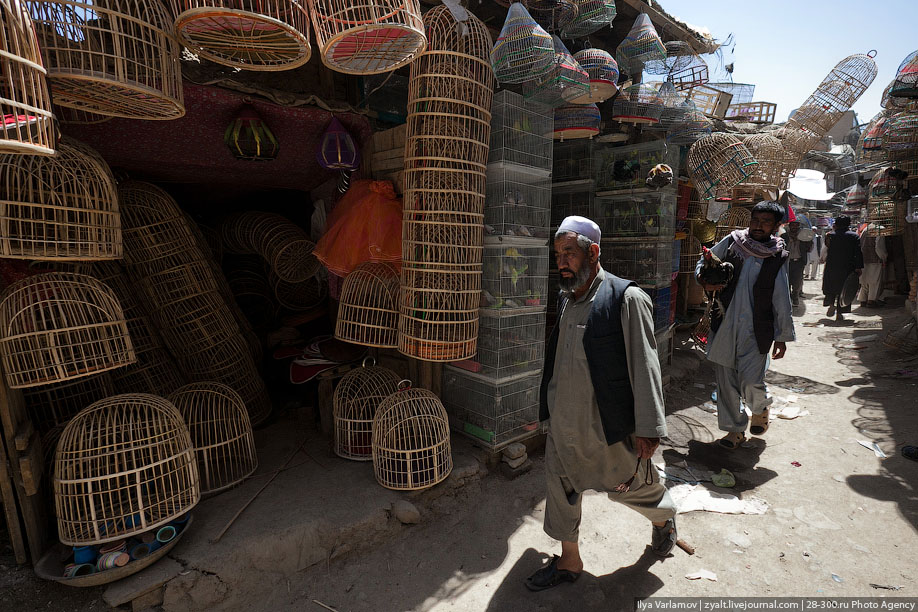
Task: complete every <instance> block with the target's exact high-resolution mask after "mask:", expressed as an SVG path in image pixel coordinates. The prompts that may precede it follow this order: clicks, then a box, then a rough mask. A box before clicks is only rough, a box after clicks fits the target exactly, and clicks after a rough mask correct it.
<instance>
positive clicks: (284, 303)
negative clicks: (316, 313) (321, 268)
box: [270, 274, 328, 312]
mask: <svg viewBox="0 0 918 612" xmlns="http://www.w3.org/2000/svg"><path fill="white" fill-rule="evenodd" d="M270 281H271V285H272V286H273V287H274V297H275V299H276V300H277V303H278V304H280V305H281V307H282V308H286V309H287V310H291V311H293V312H303V311H306V310H312V309H313V308H316V307H317V306H319V305H320V304H321V303H322V302H324V301H325V298H326V296H327V295H328V281H327V279H326V278H324V277H323V276H321V275H319V274H317V275H315V276H313V277H312V278H307V279H306V280H304V281H299V282H296V283H292V282H290V281H285V280H283V279H281V278H279V277H278V276H277V275H276V274H271V278H270Z"/></svg>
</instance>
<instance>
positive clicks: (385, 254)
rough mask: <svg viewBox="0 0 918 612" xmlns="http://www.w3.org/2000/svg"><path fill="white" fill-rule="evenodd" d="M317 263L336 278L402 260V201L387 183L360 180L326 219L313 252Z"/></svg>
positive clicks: (354, 183) (355, 182)
mask: <svg viewBox="0 0 918 612" xmlns="http://www.w3.org/2000/svg"><path fill="white" fill-rule="evenodd" d="M314 252H315V254H316V257H318V258H319V261H321V262H322V264H323V265H324V266H325V267H326V268H328V270H329V271H331V272H334V273H335V274H337V275H338V276H347V275H348V274H350V273H351V272H353V270H354V268H356V267H357V266H358V265H360V264H362V263H364V262H368V261H376V262H383V261H385V262H394V263H396V264H397V263H398V262H400V261H401V259H402V200H401V198H399V197H398V196H396V195H395V188H394V187H393V186H392V183H391V182H389V181H370V180H360V181H354V182H353V183H351V187H350V189H348V190H347V193H345V194H344V197H342V198H341V200H340V201H339V202H338V204H337V205H336V206H335V208H334V210H332V212H331V214H330V215H329V217H328V223H327V226H326V230H325V234H324V235H323V236H322V238H320V239H319V243H318V244H317V245H316V249H315V251H314Z"/></svg>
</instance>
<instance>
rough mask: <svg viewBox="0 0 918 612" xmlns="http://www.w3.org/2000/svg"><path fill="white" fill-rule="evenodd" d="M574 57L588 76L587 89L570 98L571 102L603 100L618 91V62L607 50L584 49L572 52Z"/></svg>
mask: <svg viewBox="0 0 918 612" xmlns="http://www.w3.org/2000/svg"><path fill="white" fill-rule="evenodd" d="M574 59H575V60H577V62H578V63H579V64H580V67H581V68H583V69H584V70H585V71H586V73H587V76H589V79H590V80H589V91H587V92H586V93H585V94H583V95H581V96H578V97H576V98H572V99H571V100H570V102H571V104H590V103H599V102H605V101H606V100H608V99H609V98H611V97H612V96H614V95H615V92H617V91H618V64H616V63H615V59H614V58H613V57H612V56H611V55H610V54H609V52H608V51H604V50H602V49H584V50H582V51H578V52H577V53H575V54H574Z"/></svg>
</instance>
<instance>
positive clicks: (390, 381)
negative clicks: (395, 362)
mask: <svg viewBox="0 0 918 612" xmlns="http://www.w3.org/2000/svg"><path fill="white" fill-rule="evenodd" d="M371 361H372V360H371ZM368 363H370V362H369V361H368V360H366V359H365V360H364V362H363V365H362V367H359V368H355V369H353V370H351V371H350V372H348V373H347V374H345V375H344V378H342V379H341V382H339V383H338V386H337V387H336V388H335V395H334V397H333V399H332V406H333V409H332V410H333V415H334V423H335V454H336V455H338V456H339V457H343V458H344V459H352V460H354V461H372V460H373V418H374V417H375V416H376V411H377V409H378V408H379V407H380V405H381V404H382V402H383V400H385V399H386V398H387V397H389V396H390V395H392V394H393V393H395V392H396V391H398V382H399V379H398V375H396V373H395V372H393V371H392V370H390V369H388V368H383V367H380V366H377V365H375V362H373V363H370V365H367V364H368Z"/></svg>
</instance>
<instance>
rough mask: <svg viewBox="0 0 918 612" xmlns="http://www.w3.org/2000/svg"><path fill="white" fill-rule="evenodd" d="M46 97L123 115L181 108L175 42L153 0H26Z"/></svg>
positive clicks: (164, 113) (172, 115) (153, 115)
mask: <svg viewBox="0 0 918 612" xmlns="http://www.w3.org/2000/svg"><path fill="white" fill-rule="evenodd" d="M26 2H27V4H28V5H29V10H30V13H31V15H32V20H33V22H34V23H35V26H36V31H37V33H38V44H39V46H40V47H41V51H42V55H43V57H44V58H45V67H46V68H47V69H48V83H49V85H50V86H51V91H52V93H53V95H54V103H55V104H59V105H60V106H69V107H73V108H77V109H80V110H85V111H89V112H92V113H97V114H100V115H111V116H114V117H126V118H128V119H161V120H164V119H177V118H179V117H181V116H183V115H184V114H185V106H184V102H183V98H182V73H181V67H180V65H179V55H180V49H179V46H178V43H177V42H176V40H175V38H174V36H173V31H174V30H173V24H172V18H171V17H170V16H169V12H168V11H167V10H166V8H165V7H164V6H163V5H162V4H160V2H159V1H158V0H42V1H40V2H39V1H37V0H26Z"/></svg>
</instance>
